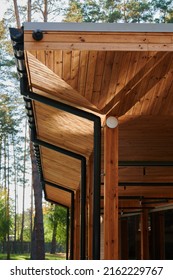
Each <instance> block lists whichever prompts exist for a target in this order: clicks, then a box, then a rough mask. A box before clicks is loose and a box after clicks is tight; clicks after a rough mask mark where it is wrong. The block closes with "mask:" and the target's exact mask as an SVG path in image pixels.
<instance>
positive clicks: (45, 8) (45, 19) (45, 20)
mask: <svg viewBox="0 0 173 280" xmlns="http://www.w3.org/2000/svg"><path fill="white" fill-rule="evenodd" d="M47 8H48V6H47V0H44V10H43V18H44V22H47V15H48V10H47Z"/></svg>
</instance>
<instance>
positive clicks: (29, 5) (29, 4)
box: [28, 0, 31, 22]
mask: <svg viewBox="0 0 173 280" xmlns="http://www.w3.org/2000/svg"><path fill="white" fill-rule="evenodd" d="M28 22H31V0H28Z"/></svg>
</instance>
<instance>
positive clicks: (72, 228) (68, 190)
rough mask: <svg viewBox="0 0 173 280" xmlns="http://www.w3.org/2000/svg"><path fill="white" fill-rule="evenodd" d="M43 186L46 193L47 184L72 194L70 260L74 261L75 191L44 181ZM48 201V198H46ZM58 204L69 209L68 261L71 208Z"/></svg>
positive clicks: (67, 231)
mask: <svg viewBox="0 0 173 280" xmlns="http://www.w3.org/2000/svg"><path fill="white" fill-rule="evenodd" d="M42 183H43V186H44V192H45V184H47V185H50V186H52V187H54V188H57V189H59V190H63V191H65V192H69V193H70V194H71V207H70V209H71V213H70V214H71V215H70V216H71V219H70V260H73V259H74V191H73V190H70V189H68V188H65V187H62V186H59V185H57V184H54V183H52V182H49V181H46V180H44V181H43V182H42ZM45 194H46V193H45ZM46 199H47V197H46ZM47 200H49V201H50V202H53V203H55V201H52V200H50V199H47ZM56 204H58V205H61V206H63V207H65V208H67V230H66V234H67V236H66V259H68V248H69V207H67V206H65V205H62V204H60V203H57V202H56Z"/></svg>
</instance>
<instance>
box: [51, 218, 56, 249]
mask: <svg viewBox="0 0 173 280" xmlns="http://www.w3.org/2000/svg"><path fill="white" fill-rule="evenodd" d="M57 226H58V223H57V222H56V221H55V222H54V225H53V233H52V243H51V251H50V253H51V254H55V253H56V231H57Z"/></svg>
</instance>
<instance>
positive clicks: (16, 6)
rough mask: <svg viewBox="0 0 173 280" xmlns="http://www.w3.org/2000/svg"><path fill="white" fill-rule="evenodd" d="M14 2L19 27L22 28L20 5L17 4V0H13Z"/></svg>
mask: <svg viewBox="0 0 173 280" xmlns="http://www.w3.org/2000/svg"><path fill="white" fill-rule="evenodd" d="M13 3H14V12H15V18H16V24H17V28H20V27H21V24H20V16H19V9H18V5H17V0H13Z"/></svg>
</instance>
